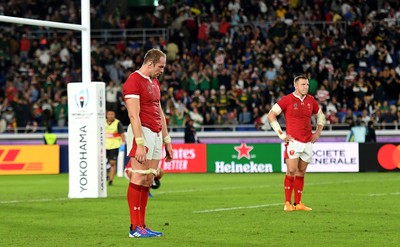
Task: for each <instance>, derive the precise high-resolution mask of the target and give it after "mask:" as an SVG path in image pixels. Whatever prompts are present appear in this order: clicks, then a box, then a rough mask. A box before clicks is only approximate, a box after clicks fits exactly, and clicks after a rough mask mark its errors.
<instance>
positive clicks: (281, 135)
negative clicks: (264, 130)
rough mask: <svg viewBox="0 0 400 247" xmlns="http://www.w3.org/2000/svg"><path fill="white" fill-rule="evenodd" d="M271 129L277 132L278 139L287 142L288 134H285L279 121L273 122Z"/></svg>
mask: <svg viewBox="0 0 400 247" xmlns="http://www.w3.org/2000/svg"><path fill="white" fill-rule="evenodd" d="M271 127H272V129H273V130H275V132H276V133H277V134H278V137H279V138H280V139H281V140H285V138H286V134H284V133H283V131H282V129H281V126H280V125H279V123H278V121H273V122H271Z"/></svg>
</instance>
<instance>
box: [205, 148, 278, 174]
mask: <svg viewBox="0 0 400 247" xmlns="http://www.w3.org/2000/svg"><path fill="white" fill-rule="evenodd" d="M281 156H282V154H281V145H280V144H278V143H271V144H264V143H263V144H250V143H240V144H207V172H211V173H270V172H281V163H280V162H281Z"/></svg>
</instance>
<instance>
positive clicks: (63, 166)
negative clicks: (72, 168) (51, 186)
mask: <svg viewBox="0 0 400 247" xmlns="http://www.w3.org/2000/svg"><path fill="white" fill-rule="evenodd" d="M60 173H68V145H60Z"/></svg>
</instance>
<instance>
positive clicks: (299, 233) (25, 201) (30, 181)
mask: <svg viewBox="0 0 400 247" xmlns="http://www.w3.org/2000/svg"><path fill="white" fill-rule="evenodd" d="M283 178H284V175H283V174H166V175H165V176H164V177H163V179H162V184H161V187H160V189H158V190H153V191H152V193H153V195H154V197H153V198H149V204H148V210H147V212H148V213H147V224H148V225H149V226H150V227H151V228H153V229H154V230H157V231H163V232H164V234H165V236H164V237H161V238H157V239H130V238H128V227H129V224H130V223H129V214H128V208H127V202H126V190H127V181H126V180H125V179H124V178H117V179H116V181H114V185H113V186H111V187H108V198H104V199H68V198H67V195H68V175H67V174H61V175H34V176H0V236H1V240H0V246H41V247H44V246H146V247H149V246H157V247H161V246H191V247H194V246H397V244H398V243H399V242H400V234H399V227H400V221H399V220H400V210H398V205H399V204H400V187H399V184H400V176H399V173H330V174H328V173H309V174H307V176H306V180H305V190H304V195H303V201H304V202H305V203H306V205H308V206H310V207H312V208H313V211H311V212H304V211H298V212H284V211H283V201H284V195H283Z"/></svg>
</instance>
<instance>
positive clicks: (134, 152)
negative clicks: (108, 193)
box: [122, 49, 173, 238]
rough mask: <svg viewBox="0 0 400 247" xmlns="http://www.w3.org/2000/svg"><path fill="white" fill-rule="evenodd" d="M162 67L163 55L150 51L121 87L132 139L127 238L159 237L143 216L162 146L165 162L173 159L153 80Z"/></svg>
mask: <svg viewBox="0 0 400 247" xmlns="http://www.w3.org/2000/svg"><path fill="white" fill-rule="evenodd" d="M165 66H166V55H165V54H164V53H163V52H162V51H160V50H158V49H151V50H149V51H147V53H146V54H145V56H144V60H143V64H142V66H141V67H140V69H139V70H137V71H135V72H133V73H132V74H131V75H130V76H129V77H128V79H127V80H126V82H125V83H124V85H123V90H122V91H123V97H124V100H125V103H126V106H127V109H128V115H129V119H130V128H132V133H133V136H134V140H133V144H132V149H131V150H130V152H129V156H130V157H131V158H130V162H131V168H130V169H128V175H129V179H130V183H129V186H128V192H127V199H128V205H129V213H130V219H131V228H130V231H129V237H136V238H148V237H158V236H162V235H163V233H162V232H157V231H153V230H151V229H150V228H149V227H148V226H147V225H146V222H145V216H146V206H147V201H148V195H149V189H150V186H151V185H152V183H153V179H154V177H155V176H158V175H159V174H158V172H157V171H158V168H159V163H160V160H161V158H162V145H163V143H164V144H165V151H166V157H165V161H167V162H169V161H171V160H172V158H173V150H172V146H171V138H170V136H169V135H168V130H167V124H166V121H165V116H164V113H163V110H162V108H161V103H160V99H161V93H160V82H159V81H158V79H157V78H158V76H160V75H161V74H162V73H163V72H164V68H165Z"/></svg>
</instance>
